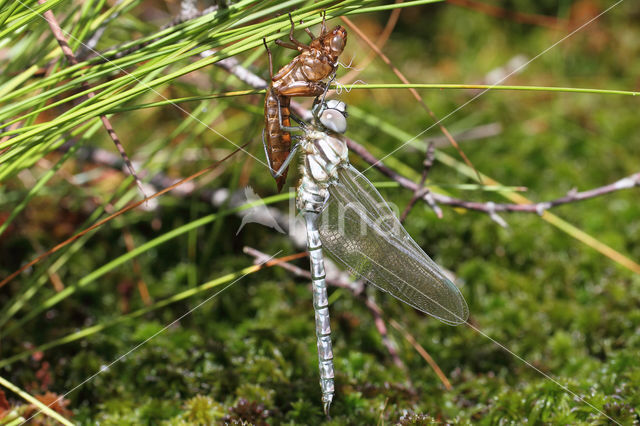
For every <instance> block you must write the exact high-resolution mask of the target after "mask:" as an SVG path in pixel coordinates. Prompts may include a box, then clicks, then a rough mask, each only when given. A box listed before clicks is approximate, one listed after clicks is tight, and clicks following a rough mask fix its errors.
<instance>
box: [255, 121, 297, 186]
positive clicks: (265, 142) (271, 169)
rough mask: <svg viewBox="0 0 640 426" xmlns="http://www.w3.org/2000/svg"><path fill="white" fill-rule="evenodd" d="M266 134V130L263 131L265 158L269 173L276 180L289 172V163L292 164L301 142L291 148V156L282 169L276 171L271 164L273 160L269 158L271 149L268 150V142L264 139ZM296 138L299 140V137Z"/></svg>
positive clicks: (288, 156)
mask: <svg viewBox="0 0 640 426" xmlns="http://www.w3.org/2000/svg"><path fill="white" fill-rule="evenodd" d="M264 132H265V129H262V146H263V147H264V156H265V157H266V158H267V165H268V166H269V173H271V176H273V177H274V178H278V177H280V176H282V175H283V173H284V172H285V171H286V170H287V167H289V163H291V160H292V159H293V156H294V155H295V153H296V152H297V151H298V148H300V142H296V143H295V144H294V145H293V146H292V147H291V151H290V152H289V155H287V158H286V159H285V160H284V162H283V163H282V165H281V166H280V168H279V169H278V170H274V169H273V164H271V158H270V157H269V149H268V148H267V141H266V140H265V138H264ZM295 138H296V139H297V137H295Z"/></svg>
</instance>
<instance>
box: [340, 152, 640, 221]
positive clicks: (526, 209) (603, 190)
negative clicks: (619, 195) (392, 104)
mask: <svg viewBox="0 0 640 426" xmlns="http://www.w3.org/2000/svg"><path fill="white" fill-rule="evenodd" d="M347 145H348V146H349V149H350V150H351V151H353V152H355V153H356V154H358V156H360V157H362V159H363V160H365V161H366V162H367V163H369V164H371V165H372V166H373V167H375V168H376V169H378V170H379V171H380V172H382V173H383V174H384V175H386V176H387V177H389V178H390V179H392V180H393V181H395V182H397V183H399V184H400V186H402V187H404V188H407V189H410V190H412V191H414V192H415V191H416V190H418V189H419V186H418V184H417V183H415V182H413V181H412V180H410V179H408V178H406V177H404V176H402V175H401V174H399V173H396V172H395V171H393V170H391V169H390V168H388V167H387V166H385V165H384V164H382V163H381V162H380V160H378V159H377V158H376V157H375V156H374V155H373V154H371V153H370V152H369V151H367V149H366V148H365V147H363V146H362V145H360V144H359V143H357V142H355V141H354V140H352V139H347ZM636 186H639V187H640V172H638V173H634V174H632V175H629V176H627V177H625V178H622V179H620V180H617V181H615V182H613V183H610V184H608V185H604V186H600V187H597V188H593V189H590V190H587V191H582V192H577V191H575V190H572V191H570V192H569V193H568V194H567V195H565V196H564V197H560V198H556V199H554V200H551V201H543V202H539V203H534V204H510V203H494V202H486V203H481V202H475V201H466V200H461V199H458V198H453V197H449V196H447V195H442V194H436V193H432V196H433V199H434V201H435V202H436V203H438V204H444V205H447V206H452V207H462V208H464V209H467V210H476V211H481V212H484V213H488V214H489V215H492V214H495V213H496V212H522V213H536V214H538V215H542V214H543V213H544V212H545V211H546V210H548V209H550V208H552V207H557V206H559V205H562V204H568V203H573V202H577V201H583V200H587V199H590V198H595V197H599V196H602V195H605V194H609V193H611V192H615V191H620V190H622V189H629V188H633V187H636ZM425 201H426V200H425ZM494 220H495V219H494Z"/></svg>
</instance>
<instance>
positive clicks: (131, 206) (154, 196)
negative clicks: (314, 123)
mask: <svg viewBox="0 0 640 426" xmlns="http://www.w3.org/2000/svg"><path fill="white" fill-rule="evenodd" d="M247 145H249V143H246V144H244V145H242V146H241V147H239V148H237V149H236V150H234V151H233V152H231V153H230V154H229V155H227V156H226V157H224V158H223V159H222V160H219V161H216V162H215V163H213V164H212V165H210V166H208V167H205V168H204V169H202V170H200V171H199V172H196V173H194V174H192V175H191V176H189V177H186V178H184V179H182V180H180V181H178V182H176V183H174V184H173V185H171V186H168V187H166V188H164V189H163V190H162V191H158V192H156V193H155V194H153V195H151V196H150V197H146V198H144V199H142V200H140V201H137V202H135V203H131V204H129V205H127V206H126V207H123V208H122V209H120V210H118V211H117V212H115V213H113V214H111V215H109V216H107V217H106V218H104V219H102V220H100V221H98V222H96V223H94V224H93V225H91V226H89V227H88V228H86V229H84V230H82V231H80V232H78V233H77V234H75V235H72V236H71V237H69V238H67V239H66V240H64V241H63V242H61V243H59V244H57V245H56V246H54V247H53V248H51V249H50V250H49V251H47V252H46V253H43V254H41V255H40V256H38V257H36V258H35V259H33V260H32V261H30V262H28V263H26V264H25V265H23V266H22V267H21V268H20V269H18V270H17V271H15V272H13V273H12V274H11V275H9V276H8V277H6V278H5V279H3V280H2V281H0V288H2V287H3V286H5V285H6V284H7V283H9V282H10V281H11V280H13V279H14V278H15V277H17V276H18V275H20V274H21V273H22V272H24V271H26V270H27V269H29V268H31V267H32V266H33V265H35V264H36V263H38V262H40V261H41V260H42V259H44V258H46V257H47V256H49V255H51V254H53V253H55V252H57V251H58V250H60V249H61V248H63V247H65V246H67V245H69V244H71V243H72V242H74V241H75V240H77V239H78V238H80V237H82V236H83V235H85V234H87V233H88V232H91V231H92V230H94V229H96V228H98V227H100V226H102V225H103V224H105V223H107V222H109V221H110V220H112V219H114V218H115V217H117V216H120V215H122V214H124V213H126V212H128V211H129V210H132V209H135V208H136V207H138V206H140V205H142V204H144V203H146V202H148V201H149V200H152V199H154V198H157V197H159V196H161V195H163V194H166V193H167V192H169V191H171V190H172V189H174V188H176V187H178V186H180V185H182V184H184V183H187V182H189V181H192V180H194V179H196V178H198V177H200V176H202V175H203V174H205V173H207V172H209V171H211V170H213V169H215V168H217V167H218V166H220V165H221V164H223V163H224V162H225V161H226V160H228V159H229V158H231V157H232V156H233V155H235V154H237V153H238V152H240V151H241V150H244V148H245V147H246V146H247Z"/></svg>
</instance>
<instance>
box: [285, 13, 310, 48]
mask: <svg viewBox="0 0 640 426" xmlns="http://www.w3.org/2000/svg"><path fill="white" fill-rule="evenodd" d="M289 21H291V29H290V30H289V41H291V43H293V44H295V45H296V46H297V47H298V49H301V50H309V46H307V45H306V44H304V43H302V42H300V41H298V40H296V38H295V37H294V36H293V30H294V28H295V24H294V23H293V17H291V13H289Z"/></svg>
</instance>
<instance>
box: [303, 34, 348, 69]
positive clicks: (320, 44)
mask: <svg viewBox="0 0 640 426" xmlns="http://www.w3.org/2000/svg"><path fill="white" fill-rule="evenodd" d="M314 43H315V44H314ZM346 44H347V30H345V29H344V28H343V27H341V26H340V25H338V26H336V27H335V28H334V29H333V30H331V31H327V32H324V33H322V34H320V36H319V37H318V38H317V39H316V40H314V41H313V42H312V43H311V47H312V48H316V49H321V50H322V51H323V52H324V53H325V54H326V55H329V56H330V57H331V62H333V63H335V62H336V61H337V60H338V56H340V54H341V53H342V51H343V50H344V46H345V45H346Z"/></svg>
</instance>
